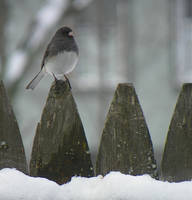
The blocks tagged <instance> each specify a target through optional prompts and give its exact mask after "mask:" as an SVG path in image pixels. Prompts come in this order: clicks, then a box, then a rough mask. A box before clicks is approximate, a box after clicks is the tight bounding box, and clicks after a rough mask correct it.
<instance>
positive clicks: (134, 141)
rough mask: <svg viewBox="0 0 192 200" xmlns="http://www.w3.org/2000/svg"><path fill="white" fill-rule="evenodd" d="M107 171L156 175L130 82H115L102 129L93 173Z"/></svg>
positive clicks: (141, 118)
mask: <svg viewBox="0 0 192 200" xmlns="http://www.w3.org/2000/svg"><path fill="white" fill-rule="evenodd" d="M110 171H120V172H122V173H125V174H131V175H140V174H150V175H151V176H152V177H155V178H157V169H156V161H155V159H154V154H153V147H152V142H151V138H150V135H149V131H148V128H147V125H146V122H145V118H144V116H143V112H142V109H141V106H140V104H139V101H138V98H137V95H136V93H135V89H134V87H133V85H132V84H127V83H125V84H119V85H118V87H117V89H116V92H115V95H114V98H113V100H112V103H111V106H110V109H109V113H108V115H107V118H106V122H105V127H104V130H103V134H102V138H101V142H100V148H99V153H98V156H97V162H96V174H97V175H98V174H102V175H105V174H107V173H108V172H110Z"/></svg>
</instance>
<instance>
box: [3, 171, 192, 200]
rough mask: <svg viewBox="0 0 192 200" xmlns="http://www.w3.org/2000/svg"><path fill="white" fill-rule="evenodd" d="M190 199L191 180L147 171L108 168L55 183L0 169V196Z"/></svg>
mask: <svg viewBox="0 0 192 200" xmlns="http://www.w3.org/2000/svg"><path fill="white" fill-rule="evenodd" d="M23 199H24V200H53V199H54V200H133V199H134V200H161V199H162V200H172V199H174V200H181V199H184V200H191V199H192V182H191V181H188V182H187V181H186V182H182V183H168V182H162V181H157V180H155V179H152V178H151V177H150V176H148V175H143V176H130V175H124V174H121V173H120V172H111V173H109V174H108V175H106V176H105V177H102V176H98V177H93V178H81V177H73V179H72V180H71V182H69V183H67V184H63V185H61V186H60V185H58V184H57V183H55V182H53V181H49V180H47V179H45V178H34V177H30V176H27V175H25V174H23V173H21V172H19V171H17V170H15V169H3V170H0V200H23Z"/></svg>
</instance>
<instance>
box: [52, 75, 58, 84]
mask: <svg viewBox="0 0 192 200" xmlns="http://www.w3.org/2000/svg"><path fill="white" fill-rule="evenodd" d="M52 74H53V77H54V80H55V83H56V82H57V78H56V76H55V74H54V73H52Z"/></svg>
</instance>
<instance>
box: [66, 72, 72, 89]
mask: <svg viewBox="0 0 192 200" xmlns="http://www.w3.org/2000/svg"><path fill="white" fill-rule="evenodd" d="M64 77H65V79H66V81H67V83H68V84H69V87H70V89H72V87H71V83H70V82H69V79H68V78H67V76H66V75H65V74H64Z"/></svg>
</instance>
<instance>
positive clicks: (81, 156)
mask: <svg viewBox="0 0 192 200" xmlns="http://www.w3.org/2000/svg"><path fill="white" fill-rule="evenodd" d="M30 174H31V175H32V176H40V177H46V178H48V179H50V180H54V181H56V182H57V183H59V184H62V183H65V182H67V181H69V180H70V179H71V177H72V176H75V175H77V176H85V177H91V176H93V166H92V163H91V157H90V153H89V148H88V144H87V140H86V137H85V133H84V129H83V125H82V122H81V119H80V117H79V113H78V110H77V107H76V104H75V101H74V99H73V96H72V93H71V91H70V88H69V86H68V84H66V82H63V81H58V82H57V84H53V85H52V87H51V89H50V92H49V96H48V98H47V102H46V105H45V107H44V110H43V113H42V117H41V121H40V123H39V124H38V126H37V130H36V136H35V140H34V144H33V150H32V158H31V163H30Z"/></svg>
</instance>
